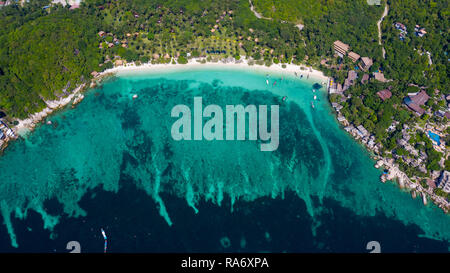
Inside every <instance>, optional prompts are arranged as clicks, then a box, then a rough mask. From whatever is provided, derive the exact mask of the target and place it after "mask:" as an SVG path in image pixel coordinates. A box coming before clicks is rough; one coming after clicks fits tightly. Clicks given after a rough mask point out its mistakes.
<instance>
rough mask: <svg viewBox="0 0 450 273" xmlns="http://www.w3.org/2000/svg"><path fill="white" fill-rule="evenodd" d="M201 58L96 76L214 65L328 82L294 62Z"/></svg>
mask: <svg viewBox="0 0 450 273" xmlns="http://www.w3.org/2000/svg"><path fill="white" fill-rule="evenodd" d="M200 60H202V59H201V58H192V59H190V60H189V62H188V63H187V64H171V63H170V64H151V63H145V64H141V65H136V64H135V63H129V64H126V65H124V66H118V67H114V68H110V69H107V70H105V71H103V72H102V73H99V74H98V76H97V77H101V76H104V75H107V74H115V73H117V74H124V73H128V72H130V73H132V72H159V73H163V72H165V71H173V70H175V71H176V70H180V69H181V70H183V69H184V70H188V69H192V68H205V67H208V66H210V67H215V68H218V67H219V68H227V69H233V68H243V69H251V70H259V71H264V72H267V73H269V72H270V73H288V74H292V75H295V73H297V74H298V75H299V76H300V75H303V76H305V77H308V76H309V77H310V78H311V79H315V80H317V81H318V82H319V83H323V82H325V83H328V80H329V77H327V76H325V75H324V74H323V72H321V71H319V70H315V69H313V68H311V67H308V66H304V65H294V64H285V65H286V67H285V68H283V67H282V64H272V65H271V66H266V65H258V64H253V65H249V64H248V60H246V59H241V60H239V61H236V62H223V61H218V62H206V63H201V62H200Z"/></svg>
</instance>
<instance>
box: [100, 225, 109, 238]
mask: <svg viewBox="0 0 450 273" xmlns="http://www.w3.org/2000/svg"><path fill="white" fill-rule="evenodd" d="M100 230H101V231H102V235H103V239H105V240H106V239H108V238H107V237H106V233H105V231H104V230H103V228H101V229H100Z"/></svg>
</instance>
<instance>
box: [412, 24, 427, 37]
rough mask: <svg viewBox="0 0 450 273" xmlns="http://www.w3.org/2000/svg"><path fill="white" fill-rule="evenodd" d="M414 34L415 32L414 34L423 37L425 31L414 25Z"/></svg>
mask: <svg viewBox="0 0 450 273" xmlns="http://www.w3.org/2000/svg"><path fill="white" fill-rule="evenodd" d="M414 34H416V36H418V37H423V36H425V34H427V32H426V31H425V28H423V27H420V26H419V25H416V27H415V28H414Z"/></svg>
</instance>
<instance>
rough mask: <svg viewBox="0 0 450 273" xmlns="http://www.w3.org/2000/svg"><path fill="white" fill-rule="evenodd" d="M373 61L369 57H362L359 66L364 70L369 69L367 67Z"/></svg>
mask: <svg viewBox="0 0 450 273" xmlns="http://www.w3.org/2000/svg"><path fill="white" fill-rule="evenodd" d="M372 64H373V61H372V59H371V58H369V57H362V58H361V62H360V63H359V68H361V69H362V70H364V71H367V70H369V68H370V67H371V66H372Z"/></svg>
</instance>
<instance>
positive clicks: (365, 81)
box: [361, 74, 369, 84]
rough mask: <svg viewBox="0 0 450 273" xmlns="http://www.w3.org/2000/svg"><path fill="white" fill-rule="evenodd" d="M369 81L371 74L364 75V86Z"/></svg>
mask: <svg viewBox="0 0 450 273" xmlns="http://www.w3.org/2000/svg"><path fill="white" fill-rule="evenodd" d="M368 81H369V74H364V75H363V76H362V79H361V83H362V84H366V83H367V82H368Z"/></svg>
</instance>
